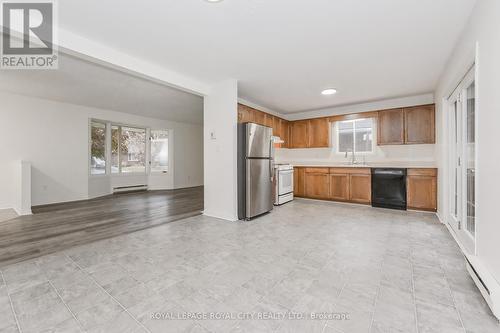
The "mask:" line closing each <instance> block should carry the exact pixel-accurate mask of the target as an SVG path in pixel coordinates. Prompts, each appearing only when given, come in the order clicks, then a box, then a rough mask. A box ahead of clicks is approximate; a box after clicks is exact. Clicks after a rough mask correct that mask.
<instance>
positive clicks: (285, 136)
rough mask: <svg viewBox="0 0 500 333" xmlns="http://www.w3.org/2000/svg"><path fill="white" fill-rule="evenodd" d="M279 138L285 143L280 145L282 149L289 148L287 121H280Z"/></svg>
mask: <svg viewBox="0 0 500 333" xmlns="http://www.w3.org/2000/svg"><path fill="white" fill-rule="evenodd" d="M280 138H281V139H282V140H283V141H285V143H282V144H281V147H282V148H289V147H290V131H289V122H288V121H287V120H284V119H281V129H280Z"/></svg>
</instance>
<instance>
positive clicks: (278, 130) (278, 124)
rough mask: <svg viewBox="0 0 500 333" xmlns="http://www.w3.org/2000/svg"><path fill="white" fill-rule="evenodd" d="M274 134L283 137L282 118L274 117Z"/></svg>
mask: <svg viewBox="0 0 500 333" xmlns="http://www.w3.org/2000/svg"><path fill="white" fill-rule="evenodd" d="M273 135H274V136H278V137H280V138H281V118H278V117H274V118H273Z"/></svg>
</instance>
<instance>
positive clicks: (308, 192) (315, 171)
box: [305, 168, 330, 199]
mask: <svg viewBox="0 0 500 333" xmlns="http://www.w3.org/2000/svg"><path fill="white" fill-rule="evenodd" d="M305 196H306V197H308V198H313V199H328V198H329V196H330V175H329V173H328V168H306V170H305Z"/></svg>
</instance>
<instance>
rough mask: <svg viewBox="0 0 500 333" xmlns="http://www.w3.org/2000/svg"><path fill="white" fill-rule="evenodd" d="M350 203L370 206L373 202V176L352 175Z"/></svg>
mask: <svg viewBox="0 0 500 333" xmlns="http://www.w3.org/2000/svg"><path fill="white" fill-rule="evenodd" d="M349 201H352V202H357V203H363V204H369V203H371V201H372V177H371V175H356V174H351V175H350V183H349Z"/></svg>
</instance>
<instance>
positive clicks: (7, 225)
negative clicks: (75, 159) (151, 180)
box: [0, 187, 203, 267]
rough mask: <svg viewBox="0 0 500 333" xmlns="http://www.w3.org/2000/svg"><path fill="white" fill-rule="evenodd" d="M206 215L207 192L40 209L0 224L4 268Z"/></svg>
mask: <svg viewBox="0 0 500 333" xmlns="http://www.w3.org/2000/svg"><path fill="white" fill-rule="evenodd" d="M202 210H203V187H195V188H187V189H178V190H168V191H148V192H135V193H124V194H116V195H111V196H107V197H103V198H97V199H92V200H87V201H79V202H74V203H63V204H56V205H49V206H44V207H37V208H35V209H34V214H33V215H30V216H21V217H17V218H14V219H10V220H8V221H4V222H0V267H1V266H5V265H7V264H11V263H15V262H20V261H23V260H26V259H31V258H36V257H39V256H41V255H45V254H50V253H53V252H57V251H60V250H65V249H68V248H70V247H72V246H76V245H82V244H88V243H91V242H94V241H96V240H100V239H105V238H110V237H114V236H118V235H122V234H126V233H130V232H133V231H138V230H142V229H146V228H151V227H154V226H158V225H161V224H164V223H168V222H172V221H176V220H179V219H183V218H186V217H190V216H194V215H199V214H201V211H202Z"/></svg>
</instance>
